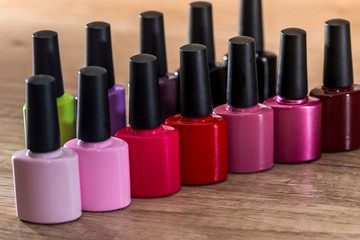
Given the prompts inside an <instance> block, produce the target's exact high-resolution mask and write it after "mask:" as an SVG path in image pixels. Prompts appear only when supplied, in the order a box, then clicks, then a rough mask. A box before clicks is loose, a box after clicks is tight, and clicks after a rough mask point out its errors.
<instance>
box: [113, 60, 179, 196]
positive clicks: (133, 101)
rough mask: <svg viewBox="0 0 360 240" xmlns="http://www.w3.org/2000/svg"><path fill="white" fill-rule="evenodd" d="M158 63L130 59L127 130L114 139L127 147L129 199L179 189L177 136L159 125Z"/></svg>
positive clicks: (176, 132) (167, 192) (167, 128)
mask: <svg viewBox="0 0 360 240" xmlns="http://www.w3.org/2000/svg"><path fill="white" fill-rule="evenodd" d="M156 65H157V59H156V57H155V56H153V55H150V54H138V55H135V56H132V57H131V58H130V107H129V110H130V112H129V115H130V118H129V123H130V127H127V128H124V129H121V130H119V131H118V132H117V133H116V137H118V138H121V139H124V140H125V141H126V142H127V143H128V144H129V152H130V176H131V196H133V197H147V198H149V197H161V196H166V195H170V194H173V193H175V192H177V191H179V189H180V161H179V158H180V156H179V133H178V131H177V130H176V129H175V128H173V127H170V126H166V125H163V124H161V117H160V116H161V114H160V98H159V83H158V77H157V76H158V75H157V70H158V68H157V66H156Z"/></svg>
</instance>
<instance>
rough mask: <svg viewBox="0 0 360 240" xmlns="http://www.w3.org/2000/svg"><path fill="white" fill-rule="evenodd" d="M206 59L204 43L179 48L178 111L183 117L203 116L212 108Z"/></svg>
mask: <svg viewBox="0 0 360 240" xmlns="http://www.w3.org/2000/svg"><path fill="white" fill-rule="evenodd" d="M206 60H207V57H206V47H205V46H204V45H201V44H196V43H193V44H188V45H185V46H182V47H181V48H180V113H181V115H182V116H184V117H204V116H207V115H209V114H210V113H211V112H212V110H213V108H212V102H211V92H210V78H209V67H208V63H207V61H206Z"/></svg>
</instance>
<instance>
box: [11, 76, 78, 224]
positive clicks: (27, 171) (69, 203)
mask: <svg viewBox="0 0 360 240" xmlns="http://www.w3.org/2000/svg"><path fill="white" fill-rule="evenodd" d="M56 96H57V95H56V90H55V78H54V77H52V76H49V75H35V76H32V77H30V78H28V79H26V104H27V110H26V149H24V150H21V151H18V152H17V153H15V154H14V155H13V157H12V164H13V175H14V187H15V200H16V213H17V216H18V217H19V218H20V219H21V220H23V221H26V222H32V223H41V224H55V223H63V222H69V221H73V220H75V219H78V218H79V217H80V216H81V195H80V178H79V161H78V156H77V154H76V153H75V152H74V151H72V150H70V149H66V148H62V147H60V131H59V120H58V111H57V104H56Z"/></svg>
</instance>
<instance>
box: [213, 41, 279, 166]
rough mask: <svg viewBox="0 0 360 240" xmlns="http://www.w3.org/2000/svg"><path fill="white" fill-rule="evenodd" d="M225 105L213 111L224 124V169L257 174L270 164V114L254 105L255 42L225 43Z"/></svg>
mask: <svg viewBox="0 0 360 240" xmlns="http://www.w3.org/2000/svg"><path fill="white" fill-rule="evenodd" d="M228 60H229V61H228V63H229V65H228V80H227V82H228V87H227V104H224V105H220V106H218V107H216V108H215V109H214V113H215V114H218V115H220V116H223V117H224V118H226V120H227V123H228V170H229V172H233V173H250V172H258V171H263V170H266V169H269V168H271V167H272V166H273V165H274V112H273V110H272V108H271V107H269V106H266V105H263V104H259V103H258V89H257V77H256V60H255V41H254V39H253V38H250V37H245V36H240V37H234V38H231V39H230V40H229V59H228Z"/></svg>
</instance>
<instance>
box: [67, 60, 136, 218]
mask: <svg viewBox="0 0 360 240" xmlns="http://www.w3.org/2000/svg"><path fill="white" fill-rule="evenodd" d="M107 79H108V78H107V73H106V69H105V68H102V67H98V66H90V67H84V68H82V69H80V70H79V95H78V101H77V104H78V105H77V128H76V135H77V138H75V139H72V140H70V141H68V142H67V143H66V144H65V145H64V147H65V148H69V149H72V150H74V151H75V152H76V153H77V154H78V156H79V168H80V185H81V205H82V209H83V210H85V211H95V212H98V211H111V210H116V209H121V208H124V207H127V206H128V205H129V204H130V201H131V198H130V176H129V175H130V174H129V171H130V170H129V151H128V145H127V143H126V142H125V141H123V140H121V139H118V138H115V137H111V133H110V117H109V101H108V82H107Z"/></svg>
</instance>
